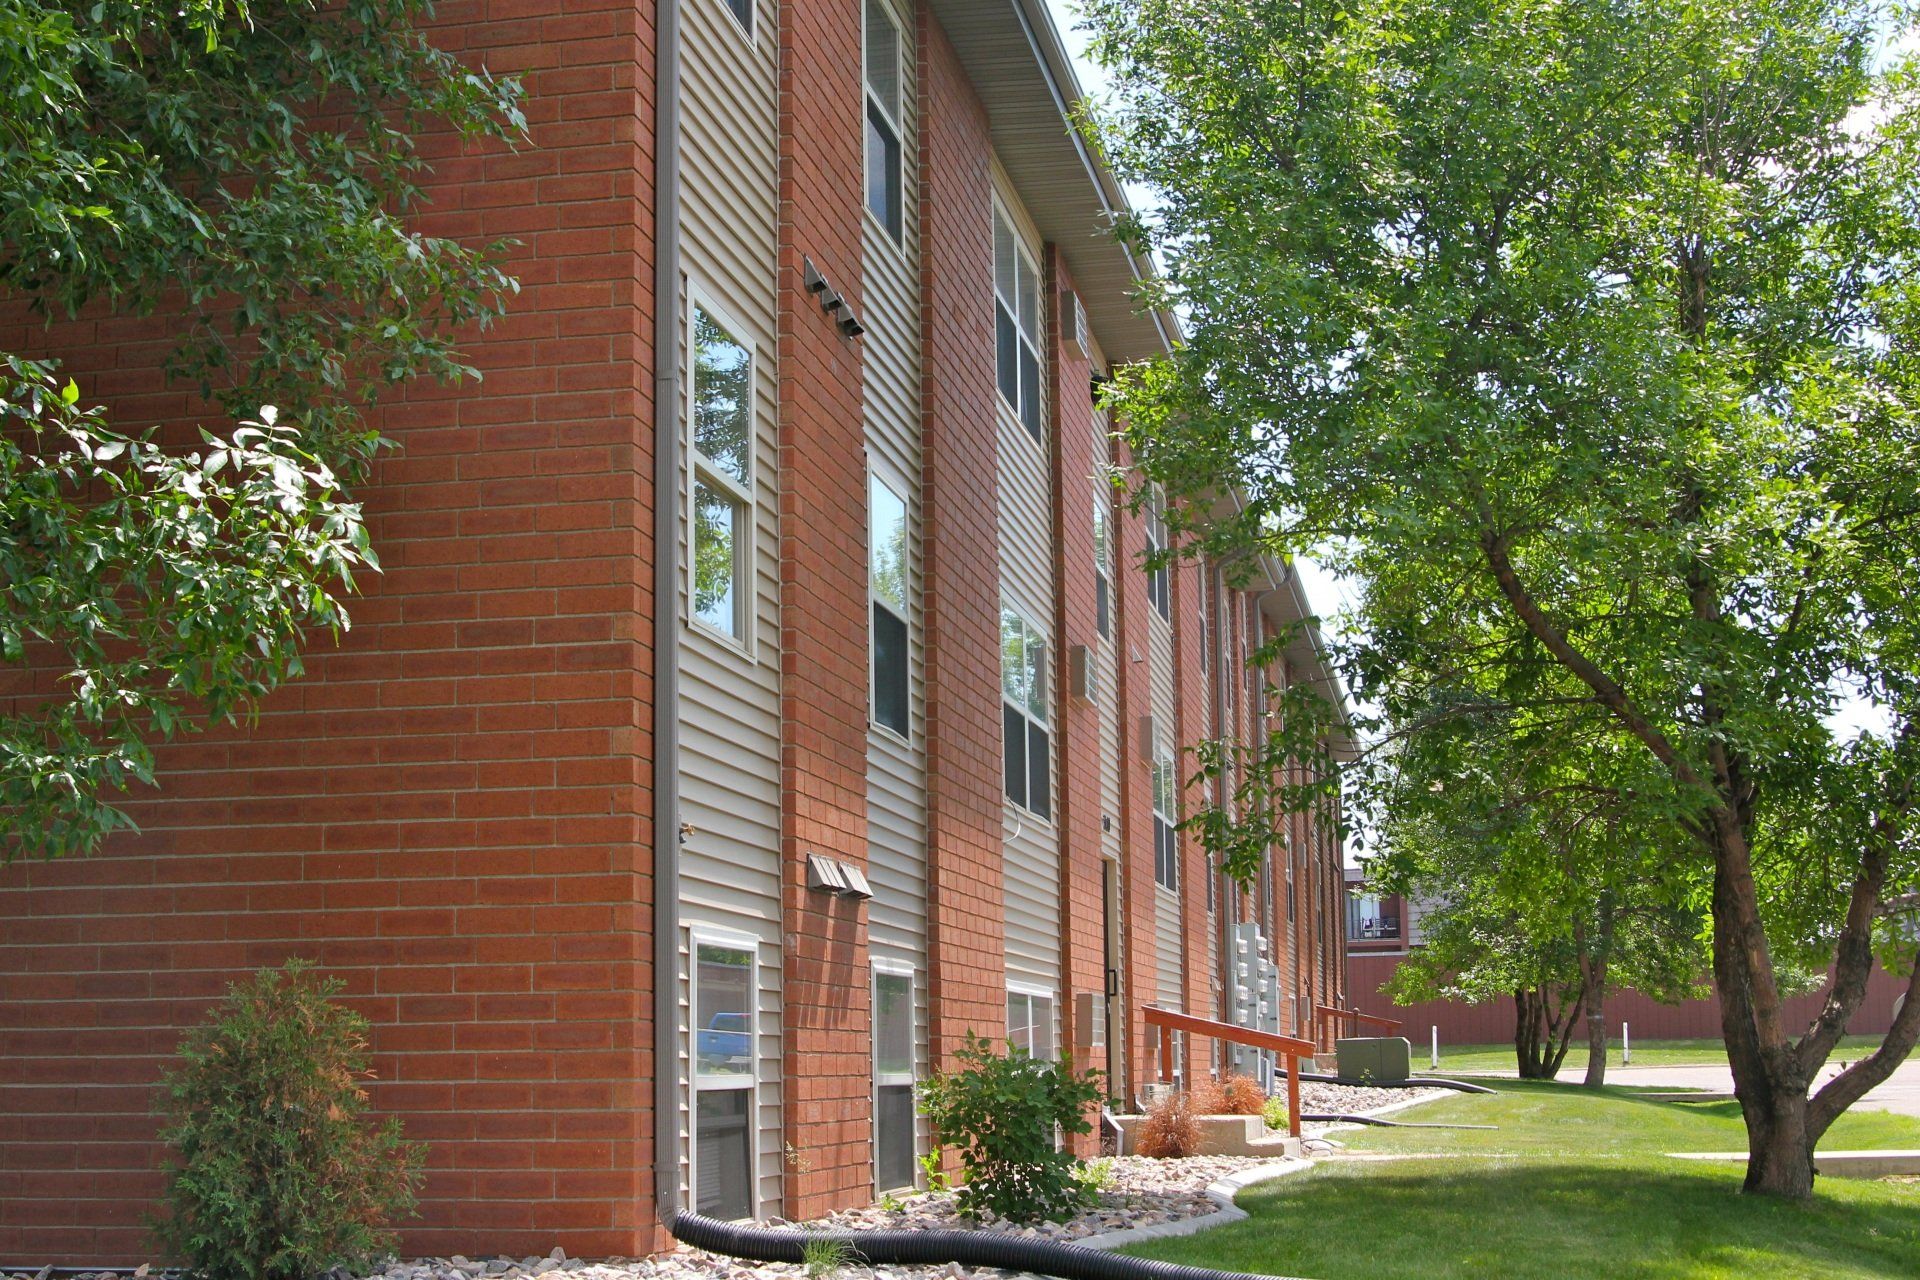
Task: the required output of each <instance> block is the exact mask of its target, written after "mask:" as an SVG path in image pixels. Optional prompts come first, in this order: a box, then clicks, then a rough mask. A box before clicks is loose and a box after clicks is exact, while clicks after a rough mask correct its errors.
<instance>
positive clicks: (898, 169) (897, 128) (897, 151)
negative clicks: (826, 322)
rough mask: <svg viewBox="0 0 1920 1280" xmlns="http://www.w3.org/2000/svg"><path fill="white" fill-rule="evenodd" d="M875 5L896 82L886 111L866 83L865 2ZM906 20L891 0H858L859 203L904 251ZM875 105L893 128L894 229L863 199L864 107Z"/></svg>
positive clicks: (868, 162)
mask: <svg viewBox="0 0 1920 1280" xmlns="http://www.w3.org/2000/svg"><path fill="white" fill-rule="evenodd" d="M868 4H875V5H878V6H879V7H880V9H881V11H882V12H884V13H885V14H886V17H887V21H889V22H891V23H892V24H893V34H894V45H893V57H894V64H895V65H894V75H895V77H896V78H897V79H898V81H899V84H900V106H901V109H900V111H899V112H898V113H895V112H892V111H888V110H887V104H886V103H884V102H882V101H880V99H879V97H878V95H876V94H875V93H874V92H873V87H872V86H871V85H870V84H868V83H867V5H868ZM907 66H908V59H907V24H906V23H905V22H903V21H901V18H900V13H899V11H898V10H896V9H895V8H894V7H893V4H892V2H891V0H861V5H860V96H861V103H862V106H861V113H862V114H861V118H860V160H861V168H860V203H861V205H862V206H863V207H864V208H865V209H866V213H867V217H868V219H869V220H870V221H872V223H873V225H874V226H875V227H878V228H879V229H880V232H881V235H882V236H883V237H884V238H885V239H886V241H887V242H888V243H889V244H891V245H893V246H894V247H895V248H896V249H899V250H900V252H901V253H903V254H904V253H905V252H906V249H907V130H906V125H905V116H906V102H907V70H906V69H907ZM870 106H871V107H877V108H879V110H880V118H881V119H882V120H884V121H886V122H887V126H888V127H889V128H891V129H892V130H893V143H894V185H895V187H896V189H897V190H898V191H899V193H900V229H899V230H898V231H895V230H894V229H893V228H891V227H889V226H888V225H887V224H886V223H884V222H882V221H880V219H879V218H878V217H876V216H875V215H874V212H873V205H872V204H871V203H870V202H869V201H868V200H867V189H866V188H867V171H868V169H869V168H870V167H871V166H872V164H873V157H872V156H871V155H870V154H868V149H867V127H866V126H867V121H866V115H865V112H866V109H867V108H868V107H870Z"/></svg>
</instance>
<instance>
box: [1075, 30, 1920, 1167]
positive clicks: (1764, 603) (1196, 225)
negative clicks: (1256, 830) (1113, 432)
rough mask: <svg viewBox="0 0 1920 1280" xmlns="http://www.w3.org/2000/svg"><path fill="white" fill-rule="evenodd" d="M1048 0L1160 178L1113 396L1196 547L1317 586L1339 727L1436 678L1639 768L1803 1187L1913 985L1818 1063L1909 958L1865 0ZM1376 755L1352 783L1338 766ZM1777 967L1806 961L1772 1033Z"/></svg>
mask: <svg viewBox="0 0 1920 1280" xmlns="http://www.w3.org/2000/svg"><path fill="white" fill-rule="evenodd" d="M1086 11H1087V14H1088V16H1089V21H1090V22H1091V24H1092V26H1093V29H1094V35H1095V42H1094V48H1095V52H1096V56H1097V57H1099V58H1100V59H1101V60H1102V61H1103V62H1104V63H1105V65H1106V66H1107V67H1108V68H1109V70H1110V71H1111V73H1112V77H1113V81H1114V86H1115V90H1116V92H1115V95H1114V102H1115V105H1114V106H1113V107H1112V108H1111V109H1110V110H1109V111H1108V112H1107V113H1106V114H1105V115H1104V117H1103V118H1102V120H1101V121H1100V124H1101V126H1102V128H1101V130H1100V132H1101V136H1102V140H1103V143H1104V145H1105V146H1106V147H1107V149H1108V151H1109V154H1111V155H1112V156H1113V157H1114V160H1115V163H1116V165H1117V167H1118V169H1119V170H1120V172H1121V173H1122V175H1123V176H1124V177H1126V178H1128V179H1130V180H1132V181H1135V182H1139V183H1144V184H1147V185H1148V186H1150V187H1151V188H1152V190H1153V192H1154V193H1155V195H1156V197H1157V205H1156V206H1155V207H1154V209H1153V211H1152V212H1151V214H1150V215H1148V216H1146V217H1144V218H1141V219H1137V220H1134V221H1133V222H1131V223H1130V224H1129V225H1127V226H1125V227H1123V228H1122V231H1123V233H1124V234H1127V235H1129V236H1132V237H1134V238H1135V239H1136V240H1138V241H1140V242H1142V243H1143V245H1144V244H1151V246H1152V247H1153V248H1155V249H1156V250H1157V251H1158V252H1159V254H1160V256H1161V258H1162V260H1163V261H1164V263H1165V267H1166V271H1165V277H1164V280H1163V281H1162V282H1161V283H1160V284H1158V285H1156V286H1153V287H1152V288H1150V289H1149V294H1150V295H1151V296H1150V297H1149V299H1148V300H1149V301H1151V302H1156V303H1160V304H1164V305H1168V306H1173V307H1177V308H1178V309H1180V310H1181V311H1182V312H1183V313H1184V314H1185V316H1186V317H1187V320H1188V325H1189V337H1188V340H1187V341H1186V343H1185V344H1184V346H1183V347H1182V348H1181V349H1180V350H1179V351H1178V352H1177V353H1176V354H1175V355H1174V356H1173V357H1172V358H1170V359H1167V360H1165V361H1161V362H1158V363H1154V364H1151V365H1148V366H1145V367H1142V368H1140V369H1137V370H1134V371H1131V372H1130V373H1128V374H1127V375H1126V376H1125V377H1123V378H1122V379H1120V380H1119V382H1118V385H1117V386H1116V388H1115V396H1114V402H1115V407H1116V408H1117V409H1118V410H1119V412H1120V414H1121V416H1123V417H1124V418H1125V419H1126V420H1127V421H1128V422H1129V423H1130V428H1129V430H1130V434H1131V444H1132V447H1133V449H1134V454H1135V457H1136V458H1137V459H1138V460H1139V461H1140V463H1141V465H1142V466H1143V467H1144V469H1145V471H1146V472H1147V474H1148V475H1150V476H1151V477H1152V478H1153V479H1155V480H1158V481H1159V482H1161V483H1162V484H1163V485H1165V486H1166V487H1167V489H1168V490H1169V491H1171V492H1173V493H1175V494H1188V495H1192V494H1204V493H1211V492H1217V491H1219V490H1220V489H1222V488H1227V487H1230V488H1233V489H1236V490H1238V491H1240V492H1241V493H1243V494H1244V495H1245V496H1246V502H1245V505H1244V510H1243V513H1242V514H1241V515H1239V516H1237V517H1236V518H1234V519H1230V520H1225V521H1222V522H1220V523H1218V524H1217V525H1216V526H1214V527H1213V528H1211V529H1209V530H1195V531H1194V534H1193V541H1194V545H1195V546H1196V547H1198V548H1199V549H1202V550H1205V551H1207V552H1209V553H1211V554H1212V555H1214V556H1216V557H1220V558H1229V557H1232V556H1234V555H1236V554H1245V553H1247V552H1249V551H1252V550H1258V551H1264V552H1276V551H1277V552H1281V553H1287V552H1305V553H1312V554H1315V555H1317V556H1319V557H1322V558H1323V559H1324V560H1326V561H1327V562H1329V563H1330V565H1331V567H1332V568H1333V569H1334V570H1335V571H1336V572H1339V573H1341V574H1343V575H1345V576H1346V577H1347V578H1349V579H1350V580H1351V581H1352V582H1353V583H1354V584H1355V589H1356V590H1357V591H1358V593H1359V596H1360V601H1359V604H1358V605H1357V607H1356V609H1355V617H1354V619H1353V622H1354V624H1355V625H1354V630H1353V636H1352V638H1350V639H1348V640H1347V641H1344V642H1343V644H1344V650H1343V654H1342V659H1341V661H1342V664H1343V670H1344V673H1345V674H1346V676H1347V678H1348V679H1349V681H1350V682H1351V683H1352V684H1353V685H1354V686H1355V688H1356V690H1357V692H1358V693H1359V695H1360V697H1361V699H1362V700H1363V702H1364V703H1365V704H1366V705H1368V706H1370V707H1371V708H1373V710H1374V712H1375V713H1376V715H1377V723H1378V728H1379V729H1380V731H1381V733H1382V735H1390V737H1389V736H1383V737H1382V738H1381V739H1379V741H1381V742H1385V741H1397V740H1401V739H1404V738H1407V737H1417V736H1420V735H1423V734H1425V733H1428V732H1431V731H1433V730H1434V729H1435V727H1436V726H1439V725H1443V724H1445V723H1446V722H1447V720H1448V719H1449V718H1450V717H1451V716H1452V715H1453V714H1454V709H1455V707H1456V706H1457V705H1458V704H1459V703H1460V702H1461V701H1462V700H1465V701H1467V702H1469V703H1474V702H1478V701H1481V700H1489V701H1494V702H1499V703H1503V704H1505V705H1509V706H1511V708H1512V720H1511V724H1512V728H1511V729H1510V730H1508V732H1520V731H1533V730H1536V729H1545V728H1548V727H1549V726H1551V724H1552V723H1553V721H1554V719H1555V718H1556V717H1559V716H1562V715H1564V714H1566V713H1568V712H1569V711H1570V710H1575V709H1577V710H1580V711H1594V712H1601V713H1604V720H1603V721H1602V723H1603V724H1604V726H1605V731H1606V734H1607V735H1608V739H1609V747H1610V749H1611V750H1614V751H1617V752H1620V753H1622V754H1623V755H1624V754H1632V755H1635V756H1636V757H1637V758H1638V759H1640V760H1641V761H1642V762H1643V763H1644V764H1645V765H1646V766H1647V770H1646V775H1647V776H1648V777H1649V778H1650V779H1652V785H1649V786H1648V787H1646V788H1644V789H1639V790H1636V792H1635V793H1634V796H1633V798H1632V800H1631V802H1630V803H1631V806H1632V809H1633V811H1634V812H1635V813H1636V814H1638V815H1641V816H1642V820H1643V821H1644V823H1645V824H1646V825H1648V826H1655V827H1657V826H1663V825H1668V824H1671V825H1673V826H1676V827H1678V828H1679V829H1680V830H1682V831H1684V832H1685V833H1686V837H1687V841H1686V844H1685V845H1684V846H1683V847H1684V850H1685V856H1684V857H1682V856H1678V851H1676V857H1675V858H1674V859H1673V874H1674V875H1675V876H1676V877H1677V878H1678V879H1679V880H1680V881H1681V882H1683V883H1698V884H1700V885H1702V886H1703V888H1702V889H1701V893H1702V897H1703V900H1704V905H1705V906H1706V907H1707V909H1708V910H1709V912H1710V918H1711V933H1712V959H1713V980H1714V986H1715V989H1716V991H1717V992H1718V994H1719V997H1720V1000H1721V1005H1722V1009H1723V1011H1724V1015H1723V1025H1722V1031H1723V1035H1724V1038H1725V1040H1726V1045H1727V1051H1728V1056H1729V1060H1730V1063H1731V1065H1732V1068H1733V1074H1734V1079H1735V1083H1736V1092H1737V1093H1738V1095H1739V1098H1740V1101H1741V1104H1742V1110H1743V1113H1744V1116H1745V1120H1746V1125H1747V1132H1748V1143H1749V1153H1750V1157H1749V1160H1748V1165H1747V1176H1746V1186H1747V1188H1748V1189H1749V1190H1751V1191H1755V1192H1766V1193H1772V1194H1778V1195H1782V1196H1789V1197H1804V1196H1807V1195H1808V1194H1810V1192H1811V1189H1812V1185H1813V1161H1812V1151H1813V1146H1814V1143H1815V1142H1816V1141H1818V1139H1819V1137H1820V1135H1821V1134H1822V1133H1823V1132H1825V1131H1826V1129H1827V1128H1828V1126H1829V1125H1831V1124H1832V1122H1833V1120H1834V1118H1835V1117H1837V1116H1838V1115H1840V1114H1841V1113H1842V1112H1843V1111H1845V1110H1846V1108H1847V1107H1849V1106H1851V1105H1852V1104H1853V1103H1854V1102H1856V1101H1858V1100H1859V1098H1860V1097H1861V1096H1862V1095H1863V1094H1864V1093H1866V1091H1867V1090H1869V1089H1870V1088H1872V1087H1873V1086H1874V1085H1876V1084H1878V1083H1879V1082H1881V1081H1883V1080H1885V1079H1886V1078H1887V1076H1888V1075H1889V1074H1890V1073H1891V1072H1892V1070H1893V1069H1894V1067H1895V1065H1897V1064H1898V1063H1899V1062H1900V1061H1901V1060H1902V1059H1904V1058H1905V1057H1906V1055H1907V1053H1908V1051H1909V1050H1910V1049H1911V1048H1912V1046H1913V1045H1914V1042H1915V1040H1916V1038H1917V1037H1920V977H1916V978H1915V979H1913V980H1912V982H1911V983H1910V985H1909V992H1910V994H1909V998H1908V999H1907V1001H1906V1004H1905V1006H1904V1008H1903V1009H1902V1011H1901V1012H1900V1013H1899V1014H1898V1015H1897V1016H1895V1017H1893V1019H1892V1024H1891V1029H1890V1030H1889V1032H1888V1033H1887V1035H1886V1037H1885V1041H1884V1043H1883V1045H1882V1046H1881V1047H1880V1048H1879V1049H1878V1050H1876V1051H1875V1052H1873V1053H1870V1054H1867V1055H1864V1056H1863V1057H1861V1058H1860V1059H1859V1060H1858V1061H1856V1062H1854V1063H1852V1064H1851V1066H1849V1067H1847V1069H1845V1070H1843V1071H1841V1072H1840V1073H1839V1074H1838V1075H1837V1076H1834V1077H1833V1078H1832V1079H1829V1080H1826V1081H1825V1082H1824V1083H1821V1082H1820V1076H1821V1071H1822V1068H1823V1066H1824V1065H1825V1064H1826V1062H1827V1060H1828V1058H1829V1056H1830V1055H1831V1054H1832V1052H1833V1049H1834V1047H1835V1046H1836V1045H1837V1044H1838V1043H1839V1040H1840V1037H1841V1036H1842V1034H1843V1033H1844V1032H1845V1031H1846V1029H1847V1026H1848V1023H1849V1022H1850V1021H1851V1020H1852V1019H1853V1018H1854V1016H1855V1014H1856V1013H1858V1012H1859V1011H1860V1009H1861V1004H1862V1001H1863V999H1864V998H1865V993H1866V984H1867V977H1868V974H1869V972H1870V969H1871V966H1872V964H1873V960H1874V954H1875V951H1876V949H1878V950H1879V951H1880V952H1881V954H1882V955H1883V956H1884V957H1885V958H1886V959H1887V960H1888V961H1889V962H1890V963H1892V964H1894V965H1903V966H1904V965H1910V964H1911V960H1912V958H1913V938H1914V930H1913V927H1912V917H1911V915H1910V914H1909V915H1907V916H1905V917H1901V916H1899V915H1897V914H1890V912H1894V911H1896V909H1897V908H1898V907H1899V905H1900V904H1901V903H1909V904H1910V903H1911V902H1912V901H1913V899H1912V897H1911V896H1910V895H1911V892H1912V890H1913V889H1914V888H1915V886H1916V882H1917V881H1920V844H1917V841H1916V835H1915V832H1914V824H1915V812H1914V807H1915V806H1914V801H1915V795H1914V785H1915V782H1916V780H1917V779H1920V498H1917V495H1916V492H1915V484H1914V479H1913V477H1914V474H1915V472H1914V467H1915V462H1916V460H1917V459H1920V415H1917V414H1916V406H1917V404H1920V383H1917V382H1916V375H1917V374H1920V346H1917V345H1916V340H1917V339H1920V292H1917V291H1916V267H1920V222H1917V220H1916V216H1915V210H1916V209H1920V130H1917V129H1916V126H1917V125H1920V109H1917V108H1920V83H1917V81H1916V72H1915V68H1914V67H1913V65H1912V64H1911V62H1910V61H1909V60H1907V59H1905V58H1903V57H1897V56H1893V55H1892V54H1890V53H1889V52H1888V51H1889V50H1897V49H1898V48H1900V47H1901V45H1900V39H1901V38H1902V37H1904V36H1906V35H1908V34H1909V33H1910V32H1911V30H1912V25H1913V24H1912V22H1911V19H1910V17H1909V14H1908V12H1907V10H1906V8H1905V7H1904V6H1889V5H1880V4H1873V3H1867V2H1855V0H1760V2H1759V3H1746V2H1742V3H1733V2H1732V0H1603V2H1601V3H1587V2H1584V0H1582V2H1578V3H1576V2H1574V0H1467V2H1465V3H1461V2H1459V0H1444V2H1443V0H1392V2H1391V3H1385V2H1372V0H1360V2H1358V3H1340V4H1332V3H1323V2H1322V0H1088V2H1087V4H1086ZM1570 698H1571V699H1573V700H1574V704H1575V705H1573V706H1569V704H1568V701H1567V700H1568V699H1570ZM1849 707H1852V708H1856V709H1859V710H1858V713H1857V714H1854V715H1851V716H1843V715H1841V714H1840V713H1841V712H1842V711H1843V709H1846V708H1849ZM1290 732H1291V734H1292V739H1291V741H1288V742H1285V743H1280V744H1267V746H1266V748H1265V749H1263V751H1262V752H1258V753H1256V755H1257V756H1261V757H1263V758H1256V759H1255V760H1252V761H1250V762H1248V767H1249V768H1251V769H1254V770H1256V771H1257V770H1258V769H1260V768H1261V767H1263V766H1266V765H1271V764H1273V763H1275V752H1277V751H1280V750H1282V749H1283V748H1284V749H1285V750H1288V751H1291V750H1295V749H1297V748H1298V746H1299V745H1300V742H1301V740H1302V739H1301V737H1300V735H1299V733H1298V732H1293V731H1290ZM1387 754H1390V753H1388V752H1387V751H1386V750H1385V749H1384V748H1378V749H1376V751H1375V752H1374V753H1373V755H1371V756H1370V757H1368V762H1367V763H1363V764H1362V765H1361V766H1358V767H1355V768H1353V769H1350V770H1349V771H1348V779H1349V782H1350V784H1351V785H1352V786H1353V787H1355V788H1356V790H1358V791H1360V792H1362V793H1371V794H1374V795H1377V794H1379V784H1378V768H1376V767H1375V766H1376V765H1377V764H1378V762H1379V761H1380V760H1382V759H1383V758H1384V757H1385V756H1386V755H1387ZM1365 799H1366V795H1365V794H1362V795H1356V796H1355V797H1353V800H1354V803H1355V804H1356V805H1360V804H1363V803H1364V802H1365ZM1249 811H1250V812H1253V813H1255V814H1258V813H1260V812H1262V810H1260V809H1259V808H1258V807H1257V806H1254V807H1250V808H1249ZM1257 844H1258V839H1257V838H1254V839H1249V840H1242V841H1239V842H1237V844H1236V846H1235V847H1236V848H1238V849H1246V848H1251V847H1255V846H1256V845H1257ZM1238 869H1240V870H1243V871H1244V870H1245V866H1244V864H1243V865H1241V866H1240V867H1239V868H1238ZM1908 910H1909V911H1910V910H1911V908H1910V907H1909V908H1908ZM1796 969H1804V970H1806V971H1812V972H1824V973H1826V974H1827V979H1826V982H1825V984H1824V993H1825V998H1824V1000H1823V1001H1822V1008H1821V1011H1820V1013H1819V1014H1818V1016H1817V1017H1815V1018H1813V1019H1812V1020H1811V1022H1810V1023H1808V1024H1807V1025H1803V1026H1795V1025H1790V1024H1789V1021H1788V1018H1787V1014H1786V1011H1785V1008H1784V1003H1783V1002H1784V991H1783V986H1782V974H1783V973H1785V972H1788V971H1792V970H1796ZM1816 1084H1818V1088H1817V1091H1815V1092H1813V1093H1812V1095H1811V1097H1810V1096H1809V1090H1810V1089H1811V1088H1813V1087H1814V1086H1815V1085H1816Z"/></svg>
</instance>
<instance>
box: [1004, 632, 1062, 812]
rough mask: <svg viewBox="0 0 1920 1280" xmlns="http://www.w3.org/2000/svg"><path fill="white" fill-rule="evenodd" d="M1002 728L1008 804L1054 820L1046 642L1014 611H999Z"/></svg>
mask: <svg viewBox="0 0 1920 1280" xmlns="http://www.w3.org/2000/svg"><path fill="white" fill-rule="evenodd" d="M1000 693H1001V707H1000V710H1001V728H1002V730H1003V733H1004V739H1003V744H1002V745H1003V747H1004V753H1005V763H1006V784H1007V799H1009V800H1011V801H1013V802H1014V803H1015V804H1017V805H1019V806H1020V807H1021V808H1023V809H1026V810H1027V811H1028V812H1030V813H1032V814H1034V815H1035V816H1036V817H1041V818H1046V817H1050V816H1052V813H1053V804H1052V790H1053V746H1052V743H1051V740H1050V739H1049V738H1048V736H1047V642H1046V640H1045V639H1044V638H1043V637H1042V636H1041V634H1040V629H1039V628H1038V627H1036V626H1034V625H1033V624H1032V623H1030V622H1028V621H1027V620H1026V619H1025V618H1023V617H1021V616H1020V615H1019V614H1017V613H1015V612H1014V611H1013V610H1011V609H1008V608H1005V607H1004V606H1003V607H1002V608H1001V610H1000Z"/></svg>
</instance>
